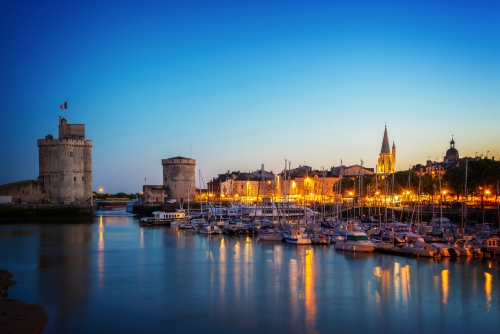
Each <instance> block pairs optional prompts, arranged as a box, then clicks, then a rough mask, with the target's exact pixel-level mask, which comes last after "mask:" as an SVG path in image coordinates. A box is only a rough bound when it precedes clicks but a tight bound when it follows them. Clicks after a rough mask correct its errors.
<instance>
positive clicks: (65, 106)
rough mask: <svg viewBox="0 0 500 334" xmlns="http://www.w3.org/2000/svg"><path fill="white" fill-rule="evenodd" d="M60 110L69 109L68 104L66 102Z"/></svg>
mask: <svg viewBox="0 0 500 334" xmlns="http://www.w3.org/2000/svg"><path fill="white" fill-rule="evenodd" d="M59 108H61V110H63V109H68V102H64V103H63V104H61V105H60V106H59Z"/></svg>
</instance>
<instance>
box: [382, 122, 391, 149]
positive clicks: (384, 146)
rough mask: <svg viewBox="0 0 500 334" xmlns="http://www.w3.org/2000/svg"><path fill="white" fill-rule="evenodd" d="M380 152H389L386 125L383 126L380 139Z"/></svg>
mask: <svg viewBox="0 0 500 334" xmlns="http://www.w3.org/2000/svg"><path fill="white" fill-rule="evenodd" d="M380 153H382V154H384V153H387V154H390V153H391V148H390V146H389V137H388V136H387V125H386V126H385V130H384V139H383V140H382V149H381V150H380Z"/></svg>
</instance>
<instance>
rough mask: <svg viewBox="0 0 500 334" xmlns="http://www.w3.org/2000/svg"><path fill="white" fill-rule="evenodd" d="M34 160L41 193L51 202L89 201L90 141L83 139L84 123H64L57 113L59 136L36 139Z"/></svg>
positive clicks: (90, 175) (90, 184)
mask: <svg viewBox="0 0 500 334" xmlns="http://www.w3.org/2000/svg"><path fill="white" fill-rule="evenodd" d="M38 159H39V170H40V173H39V176H38V182H39V187H40V190H41V192H42V196H44V197H45V198H49V199H50V200H51V201H52V202H66V203H67V202H73V203H90V202H91V200H92V141H91V140H86V139H85V124H68V121H67V120H66V119H65V118H62V117H61V116H59V139H54V138H53V136H52V135H47V136H45V139H39V140H38Z"/></svg>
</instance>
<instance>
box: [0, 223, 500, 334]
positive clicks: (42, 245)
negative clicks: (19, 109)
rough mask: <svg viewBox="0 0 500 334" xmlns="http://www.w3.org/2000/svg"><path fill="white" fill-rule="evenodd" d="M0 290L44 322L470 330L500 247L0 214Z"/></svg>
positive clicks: (490, 310)
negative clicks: (448, 247)
mask: <svg viewBox="0 0 500 334" xmlns="http://www.w3.org/2000/svg"><path fill="white" fill-rule="evenodd" d="M0 269H6V270H9V271H11V272H12V273H13V274H14V280H16V281H17V282H18V284H17V285H16V286H13V287H11V288H10V289H9V298H12V299H17V300H21V301H24V302H27V303H32V304H39V305H42V306H43V307H44V309H45V310H46V312H47V313H48V315H49V322H48V323H47V326H46V327H45V331H44V333H138V332H147V333H165V332H170V333H334V332H335V333H363V332H364V333H467V332H469V333H472V332H475V333H477V332H484V331H486V330H488V331H491V330H493V331H495V332H496V331H498V329H499V328H500V256H498V255H497V256H496V257H493V258H465V257H462V258H455V259H450V258H448V259H440V260H435V259H429V258H411V257H401V256H397V255H390V254H379V253H372V254H362V253H352V252H342V251H336V250H335V249H334V247H333V245H332V246H320V245H306V246H295V245H290V244H285V243H281V242H266V241H259V240H258V239H257V237H252V236H246V235H245V236H232V235H231V236H228V235H216V236H214V235H200V234H197V233H195V232H194V231H192V230H179V229H178V228H176V227H155V228H151V227H149V228H147V227H144V228H143V227H141V226H140V225H139V221H138V220H137V219H134V218H133V217H132V216H127V215H123V216H120V215H118V216H116V215H108V216H106V215H103V216H99V217H98V218H96V219H95V221H94V223H93V224H72V223H69V222H66V223H64V224H61V223H60V222H58V223H52V224H51V223H43V224H37V223H33V224H28V223H24V224H12V225H0Z"/></svg>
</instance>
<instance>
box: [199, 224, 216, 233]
mask: <svg viewBox="0 0 500 334" xmlns="http://www.w3.org/2000/svg"><path fill="white" fill-rule="evenodd" d="M198 232H200V233H201V234H221V233H222V230H221V229H220V228H219V227H218V226H214V225H205V226H202V227H201V228H200V229H199V230H198Z"/></svg>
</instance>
